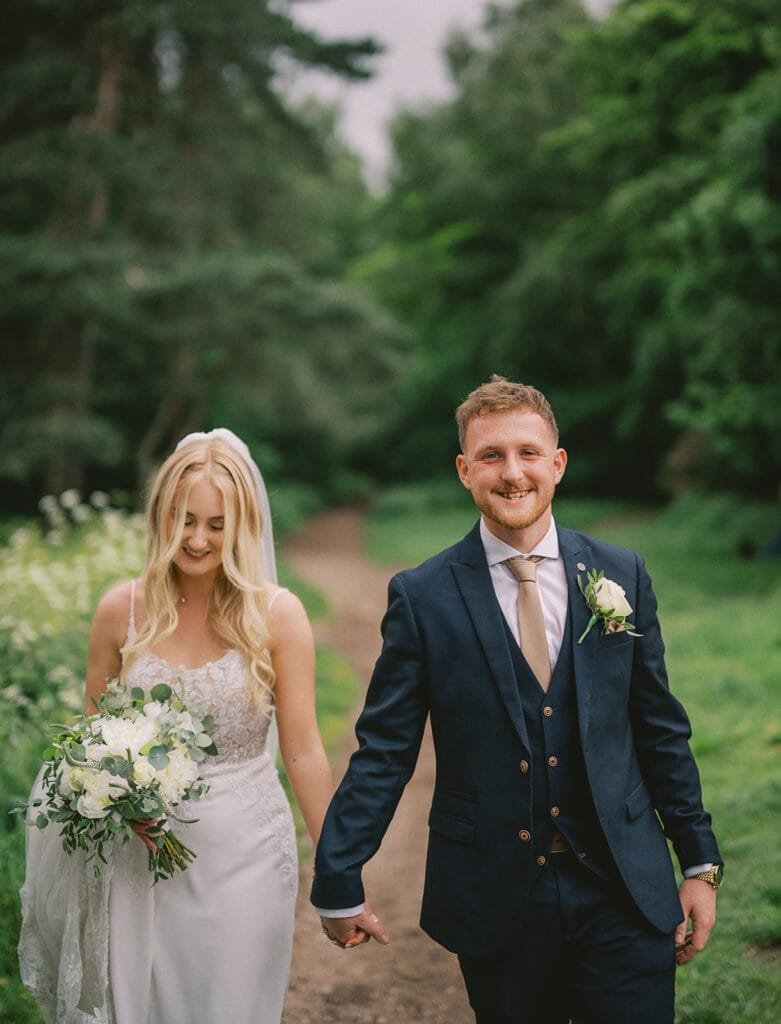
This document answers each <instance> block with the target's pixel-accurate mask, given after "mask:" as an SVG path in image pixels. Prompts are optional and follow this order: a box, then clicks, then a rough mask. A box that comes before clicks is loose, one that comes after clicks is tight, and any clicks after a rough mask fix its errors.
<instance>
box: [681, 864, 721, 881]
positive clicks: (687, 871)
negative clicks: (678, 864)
mask: <svg viewBox="0 0 781 1024" xmlns="http://www.w3.org/2000/svg"><path fill="white" fill-rule="evenodd" d="M712 867H714V865H713V864H695V865H694V867H693V868H684V871H683V877H684V878H694V876H695V875H699V874H700V872H702V871H710V869H711V868H712Z"/></svg>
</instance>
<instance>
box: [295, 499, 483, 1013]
mask: <svg viewBox="0 0 781 1024" xmlns="http://www.w3.org/2000/svg"><path fill="white" fill-rule="evenodd" d="M285 557H286V559H287V560H288V562H289V564H290V565H291V566H292V568H293V569H294V570H295V572H296V573H297V574H298V575H299V576H301V578H302V579H304V580H306V581H307V582H308V583H311V584H312V585H314V586H316V587H317V588H318V589H320V590H322V591H323V593H325V594H326V595H327V597H328V601H329V605H330V608H331V615H330V616H329V618H328V620H327V621H325V622H322V623H316V624H315V633H316V637H317V641H318V643H320V644H324V645H327V646H329V647H332V648H334V649H335V650H337V651H339V652H341V653H342V654H343V655H344V656H345V657H346V658H347V660H348V661H349V662H350V663H351V665H352V666H353V668H354V669H355V671H356V672H357V673H358V675H359V677H360V678H361V679H362V680H365V681H367V682H368V679H369V675H370V673H371V670H372V667H373V666H374V662H375V660H376V658H377V655H378V653H379V649H380V632H379V624H380V619H381V618H382V615H383V612H384V611H385V603H386V592H387V584H388V579H389V576H390V573H389V571H388V570H385V569H381V568H378V567H376V566H373V565H370V564H368V563H367V562H366V560H365V558H364V556H363V544H362V518H361V516H360V514H359V513H357V512H353V511H344V510H342V511H337V512H329V513H327V514H325V515H323V516H321V517H319V518H318V519H315V520H314V521H313V522H311V523H310V524H308V526H307V528H306V530H305V531H303V532H301V533H299V534H298V535H297V536H296V537H294V538H293V539H292V540H291V541H290V542H289V543H288V544H287V545H286V547H285ZM358 710H359V709H356V713H357V711H358ZM353 746H354V736H353V735H352V733H351V732H348V734H347V735H346V736H345V742H344V747H343V750H342V752H341V755H340V757H339V760H338V763H336V764H335V765H334V771H335V775H336V778H337V779H340V778H341V776H342V774H343V772H344V768H345V766H346V763H347V758H348V757H349V754H350V752H351V750H352V749H353ZM433 762H434V759H433V751H432V747H431V742H430V738H429V737H428V736H427V737H426V740H425V741H424V744H423V749H422V750H421V755H420V760H419V762H418V767H417V770H416V772H415V775H414V776H413V778H412V780H411V781H410V783H409V785H408V786H407V789H406V792H405V794H404V797H403V798H402V801H401V803H400V805H399V808H398V811H397V813H396V816H395V818H394V821H393V824H392V825H391V827H390V829H389V831H388V833H387V835H386V837H385V840H384V842H383V844H382V848H381V850H380V852H379V854H378V855H377V857H376V858H375V859H374V861H373V862H372V863H370V864H369V865H368V866H367V868H366V870H365V871H364V881H365V884H366V890H367V893H368V894H369V898H370V899H371V901H372V904H373V906H374V909H375V911H376V912H377V913H378V914H379V915H380V917H381V920H382V922H383V924H384V925H385V927H386V928H387V930H388V931H389V933H390V936H391V944H390V945H389V946H387V947H385V948H383V947H381V946H379V945H377V943H375V942H370V943H368V944H367V945H364V946H361V947H360V948H358V949H355V950H351V951H349V952H346V951H344V950H340V949H337V948H336V947H334V946H332V945H331V944H330V943H328V941H327V940H326V939H325V937H324V936H323V935H322V933H321V932H320V927H319V922H318V919H317V917H316V915H315V913H314V911H313V910H312V908H311V906H310V905H309V887H310V884H311V878H312V862H311V857H310V858H308V859H307V860H306V861H305V862H304V863H303V864H302V865H301V876H300V893H299V899H298V908H297V913H296V940H295V949H294V954H293V971H292V975H291V979H290V991H289V993H288V998H287V1002H286V1004H285V1014H284V1017H283V1024H337V1022H338V1024H415V1022H417V1021H424V1022H428V1024H468V1022H469V1021H473V1020H474V1018H473V1016H472V1014H471V1012H470V1010H469V1006H468V1003H467V1000H466V996H465V994H464V991H463V984H462V981H461V976H460V974H459V971H458V965H457V963H456V960H455V957H453V956H452V955H451V954H450V953H447V952H445V950H443V949H441V947H439V946H437V945H435V944H434V943H433V942H432V941H431V939H429V938H428V936H426V935H424V933H423V932H422V931H421V930H420V928H419V926H418V918H419V911H420V894H421V890H422V886H423V867H424V859H425V844H426V836H427V829H426V814H427V811H428V806H429V803H430V794H431V789H432V786H433V779H434V763H433Z"/></svg>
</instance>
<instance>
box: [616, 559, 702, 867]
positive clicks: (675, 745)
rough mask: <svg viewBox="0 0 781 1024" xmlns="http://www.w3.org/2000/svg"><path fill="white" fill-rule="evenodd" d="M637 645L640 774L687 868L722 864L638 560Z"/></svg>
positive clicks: (634, 713)
mask: <svg viewBox="0 0 781 1024" xmlns="http://www.w3.org/2000/svg"><path fill="white" fill-rule="evenodd" d="M637 573H638V590H637V607H636V609H635V613H636V614H635V622H636V624H637V630H638V632H639V633H641V634H642V637H639V638H638V639H637V640H636V641H635V648H634V660H633V666H632V683H631V694H630V708H629V712H630V717H631V722H632V730H633V734H634V743H635V749H636V751H637V756H638V760H639V762H640V769H641V772H642V775H643V779H644V781H645V784H646V787H647V788H648V790H649V792H650V794H651V799H652V802H653V805H654V807H655V808H656V811H657V813H658V815H659V817H660V819H661V822H662V825H663V827H664V831H665V834H666V836H667V838H668V839H670V840H671V841H672V844H673V848H674V849H675V853H676V856H677V857H678V861H679V863H680V865H681V867H682V868H684V869H685V868H687V867H690V866H692V865H695V864H703V863H710V862H712V863H719V862H721V856H720V854H719V850H718V846H717V845H716V839H715V837H714V835H713V832H712V829H711V818H710V815H709V814H708V813H707V812H706V811H705V810H704V808H703V805H702V791H701V786H700V776H699V772H698V770H697V765H696V763H695V761H694V756H693V754H692V752H691V748H690V746H689V739H690V738H691V726H690V724H689V719H688V717H687V715H686V712H685V711H684V709H683V706H682V705H681V704H680V702H679V701H678V700H677V699H676V698H675V697H674V696H673V694H672V693H671V691H670V687H669V683H668V678H667V670H666V667H665V658H664V643H663V641H662V636H661V630H660V627H659V620H658V618H657V613H656V612H657V605H656V597H655V596H654V592H653V589H652V586H651V580H650V577H649V575H648V572H647V571H646V568H645V565H644V563H643V560H642V559H641V558H640V557H639V556H638V557H637Z"/></svg>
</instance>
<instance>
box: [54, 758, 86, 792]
mask: <svg viewBox="0 0 781 1024" xmlns="http://www.w3.org/2000/svg"><path fill="white" fill-rule="evenodd" d="M83 786H84V769H83V768H74V767H72V766H71V765H69V764H68V762H67V761H61V762H60V768H59V771H58V778H57V788H58V789H59V791H60V792H61V793H62V795H63V796H73V794H74V793H78V792H79V791H80V790H81V789H82V788H83Z"/></svg>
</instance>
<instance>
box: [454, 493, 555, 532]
mask: <svg viewBox="0 0 781 1024" xmlns="http://www.w3.org/2000/svg"><path fill="white" fill-rule="evenodd" d="M507 490H508V491H509V490H524V488H520V487H519V488H509V487H508V488H507ZM555 491H556V487H555V485H554V484H550V485H547V484H537V485H536V487H535V488H534V490H531V491H529V494H528V495H527V496H526V497H525V498H523V499H521V500H520V501H519V502H517V507H516V503H514V502H511V501H507V499H506V498H502V497H501V492H496V491H491V492H490V493H488V494H486V495H483V494H481V495H480V496H479V498H478V497H476V496H475V494H474V493H473V494H472V497H473V499H474V502H475V505H477V507H478V509H479V510H480V512H482V513H483V515H484V516H485V517H486V518H487V519H490V520H491V521H492V522H494V523H497V524H498V525H499V526H501V527H503V528H504V529H505V530H527V529H528V528H529V527H530V526H534V524H535V523H537V522H539V520H540V519H541V518H542V517H543V516H544V515H545V513H546V512H547V511H548V509H549V508H550V506H551V502H552V501H553V495H554V494H555Z"/></svg>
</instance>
